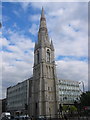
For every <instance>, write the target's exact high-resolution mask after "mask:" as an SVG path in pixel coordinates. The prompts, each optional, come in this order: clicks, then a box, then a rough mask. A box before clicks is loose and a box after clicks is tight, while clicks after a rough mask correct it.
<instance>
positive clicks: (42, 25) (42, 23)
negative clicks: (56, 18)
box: [40, 7, 47, 28]
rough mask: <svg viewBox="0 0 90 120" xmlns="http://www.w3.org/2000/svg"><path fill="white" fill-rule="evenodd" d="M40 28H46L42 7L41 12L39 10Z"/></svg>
mask: <svg viewBox="0 0 90 120" xmlns="http://www.w3.org/2000/svg"><path fill="white" fill-rule="evenodd" d="M40 28H47V27H46V18H45V14H44V9H43V7H42V12H41V19H40Z"/></svg>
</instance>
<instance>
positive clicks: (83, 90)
mask: <svg viewBox="0 0 90 120" xmlns="http://www.w3.org/2000/svg"><path fill="white" fill-rule="evenodd" d="M81 83H82V86H83V93H84V92H85V90H84V82H83V81H80V82H79V84H81Z"/></svg>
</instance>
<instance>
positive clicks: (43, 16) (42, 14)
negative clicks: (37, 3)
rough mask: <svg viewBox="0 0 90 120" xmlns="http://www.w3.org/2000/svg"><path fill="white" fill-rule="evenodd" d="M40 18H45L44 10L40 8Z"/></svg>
mask: <svg viewBox="0 0 90 120" xmlns="http://www.w3.org/2000/svg"><path fill="white" fill-rule="evenodd" d="M41 18H45V15H44V8H43V7H42V12H41Z"/></svg>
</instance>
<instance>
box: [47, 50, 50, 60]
mask: <svg viewBox="0 0 90 120" xmlns="http://www.w3.org/2000/svg"><path fill="white" fill-rule="evenodd" d="M47 62H50V51H49V49H48V50H47Z"/></svg>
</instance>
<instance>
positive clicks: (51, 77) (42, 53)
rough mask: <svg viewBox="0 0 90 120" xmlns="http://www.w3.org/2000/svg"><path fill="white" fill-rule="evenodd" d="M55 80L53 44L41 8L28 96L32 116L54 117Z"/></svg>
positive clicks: (55, 109) (55, 103)
mask: <svg viewBox="0 0 90 120" xmlns="http://www.w3.org/2000/svg"><path fill="white" fill-rule="evenodd" d="M56 80H57V79H56V69H55V59H54V46H53V42H52V41H50V39H49V35H48V29H47V25H46V18H45V15H44V9H43V8H42V12H41V18H40V26H39V31H38V41H37V42H36V43H35V48H34V66H33V81H32V86H31V87H32V92H31V97H30V114H31V115H32V116H34V117H39V116H46V117H48V116H49V117H50V116H52V117H56V114H57V96H56Z"/></svg>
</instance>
